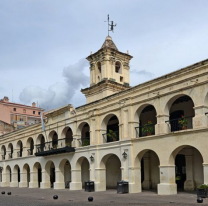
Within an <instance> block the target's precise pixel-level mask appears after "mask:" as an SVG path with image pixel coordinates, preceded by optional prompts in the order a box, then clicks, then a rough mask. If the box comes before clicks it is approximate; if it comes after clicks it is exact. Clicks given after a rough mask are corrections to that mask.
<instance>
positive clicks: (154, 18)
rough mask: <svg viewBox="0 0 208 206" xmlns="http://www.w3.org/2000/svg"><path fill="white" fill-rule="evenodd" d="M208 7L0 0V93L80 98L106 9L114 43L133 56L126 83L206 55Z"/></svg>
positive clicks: (23, 98)
mask: <svg viewBox="0 0 208 206" xmlns="http://www.w3.org/2000/svg"><path fill="white" fill-rule="evenodd" d="M207 11H208V1H207V0H168V1H167V0H131V1H127V0H125V1H124V0H111V1H110V0H105V1H101V0H88V1H86V0H76V1H72V0H53V1H51V0H1V1H0V72H1V73H0V74H1V75H0V98H3V97H4V96H8V97H9V98H10V100H11V101H12V99H13V102H18V103H23V104H29V105H31V103H32V102H33V101H35V102H37V101H38V104H39V106H41V107H44V108H45V109H51V108H56V107H59V106H63V105H65V104H69V103H72V104H73V105H74V106H75V107H76V106H79V105H82V104H84V103H85V97H84V96H83V95H82V94H81V93H80V89H81V88H85V87H88V86H89V68H88V64H87V62H86V61H85V60H84V59H85V58H86V57H87V56H88V55H89V54H90V52H91V51H92V52H93V53H94V52H96V51H97V50H98V49H100V47H101V46H102V44H103V42H104V40H105V37H106V36H107V25H106V23H105V22H104V21H105V20H106V19H107V14H109V15H110V19H111V20H113V21H114V22H115V23H117V26H116V27H115V32H114V33H111V34H110V35H111V36H112V38H113V41H114V43H115V44H116V46H117V48H118V49H119V50H120V51H121V52H126V51H127V50H129V53H130V55H132V56H133V57H134V58H133V59H132V60H131V63H130V66H131V68H130V69H131V73H130V84H131V86H134V85H137V84H140V83H142V82H144V81H147V80H150V79H153V78H156V77H158V76H161V75H164V74H166V73H169V72H172V71H174V70H177V69H180V68H182V67H185V66H188V65H190V64H194V63H196V62H198V61H201V60H204V59H207V58H208V41H207V37H208V12H207ZM12 91H13V98H12Z"/></svg>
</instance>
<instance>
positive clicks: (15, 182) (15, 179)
mask: <svg viewBox="0 0 208 206" xmlns="http://www.w3.org/2000/svg"><path fill="white" fill-rule="evenodd" d="M19 183H20V167H19V165H15V166H14V168H13V170H12V181H11V183H10V187H19Z"/></svg>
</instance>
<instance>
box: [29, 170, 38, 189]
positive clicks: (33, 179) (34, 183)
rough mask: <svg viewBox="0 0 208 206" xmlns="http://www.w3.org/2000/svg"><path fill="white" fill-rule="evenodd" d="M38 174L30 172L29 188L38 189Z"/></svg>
mask: <svg viewBox="0 0 208 206" xmlns="http://www.w3.org/2000/svg"><path fill="white" fill-rule="evenodd" d="M38 187H39V186H38V172H30V182H29V188H38Z"/></svg>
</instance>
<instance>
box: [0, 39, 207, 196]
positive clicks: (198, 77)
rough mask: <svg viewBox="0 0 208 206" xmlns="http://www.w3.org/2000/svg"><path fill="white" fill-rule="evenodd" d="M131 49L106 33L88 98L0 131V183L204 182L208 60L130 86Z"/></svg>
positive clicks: (94, 57) (137, 185) (164, 185)
mask: <svg viewBox="0 0 208 206" xmlns="http://www.w3.org/2000/svg"><path fill="white" fill-rule="evenodd" d="M131 58H132V56H130V55H129V54H128V53H122V52H120V51H118V49H117V47H116V46H115V44H114V43H113V41H112V39H111V37H109V36H108V37H107V38H106V40H105V42H104V44H103V46H102V47H101V49H100V50H98V51H97V52H96V53H94V54H91V55H90V56H88V57H87V60H88V61H89V62H90V87H89V88H85V89H83V90H82V92H83V93H84V94H85V96H86V99H87V104H85V105H83V106H80V107H78V108H74V107H73V106H72V105H66V106H64V107H61V108H58V109H56V110H53V111H51V112H49V113H48V114H46V117H47V120H46V121H45V131H42V127H41V124H34V125H31V126H29V127H27V128H24V129H21V130H18V131H15V132H11V133H8V134H5V135H2V136H0V152H1V158H2V159H1V161H0V166H1V179H0V182H1V183H0V184H1V187H8V186H9V187H29V188H38V187H40V188H41V189H44V188H50V187H53V188H54V189H64V188H66V187H67V188H69V190H81V189H82V188H83V185H84V182H85V181H87V180H92V181H94V182H95V191H105V190H106V189H108V188H116V185H117V181H120V180H125V181H128V182H129V192H130V193H137V192H141V191H142V189H156V190H157V193H158V194H161V195H163V194H176V193H177V190H178V189H183V190H194V189H196V187H197V186H198V185H200V184H202V183H206V184H207V183H208V152H207V150H208V117H207V114H208V60H204V61H201V62H198V63H196V64H194V65H191V66H188V67H185V68H182V69H180V70H177V71H175V72H172V73H169V74H167V75H165V76H162V77H159V78H157V79H153V80H151V81H148V82H145V83H143V84H140V85H137V86H134V87H130V86H129V69H130V68H129V62H130V60H131Z"/></svg>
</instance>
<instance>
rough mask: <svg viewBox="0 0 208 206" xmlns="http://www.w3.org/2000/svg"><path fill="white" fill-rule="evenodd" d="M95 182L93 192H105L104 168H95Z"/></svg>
mask: <svg viewBox="0 0 208 206" xmlns="http://www.w3.org/2000/svg"><path fill="white" fill-rule="evenodd" d="M95 174H96V181H95V191H96V192H99V191H106V169H105V168H95Z"/></svg>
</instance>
